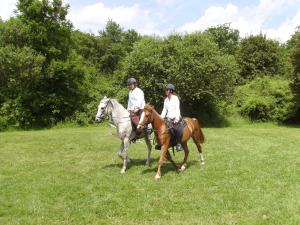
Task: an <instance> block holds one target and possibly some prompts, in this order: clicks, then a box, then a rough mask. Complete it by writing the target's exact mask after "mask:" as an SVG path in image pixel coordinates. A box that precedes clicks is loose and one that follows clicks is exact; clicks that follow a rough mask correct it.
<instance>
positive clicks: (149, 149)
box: [145, 134, 152, 166]
mask: <svg viewBox="0 0 300 225" xmlns="http://www.w3.org/2000/svg"><path fill="white" fill-rule="evenodd" d="M145 142H146V144H147V148H148V156H147V160H146V166H150V162H151V149H152V145H151V141H150V135H148V134H146V136H145Z"/></svg>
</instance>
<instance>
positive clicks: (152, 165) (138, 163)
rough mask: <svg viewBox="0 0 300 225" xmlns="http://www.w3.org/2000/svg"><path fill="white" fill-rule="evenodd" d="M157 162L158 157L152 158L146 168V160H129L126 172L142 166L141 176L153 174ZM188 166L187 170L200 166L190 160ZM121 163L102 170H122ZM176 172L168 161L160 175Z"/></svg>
mask: <svg viewBox="0 0 300 225" xmlns="http://www.w3.org/2000/svg"><path fill="white" fill-rule="evenodd" d="M158 160H159V157H156V158H152V159H151V163H150V166H146V165H145V164H146V159H132V158H131V159H130V163H128V164H127V170H129V169H130V168H131V167H139V166H144V168H145V169H144V170H143V171H141V174H147V173H153V174H155V173H156V171H157V162H158ZM180 163H181V161H180V162H179V163H178V162H177V165H179V164H180ZM187 164H188V168H189V167H191V166H194V165H196V164H198V165H199V166H200V162H199V161H197V160H192V161H189V160H188V161H187ZM122 165H123V164H122V162H121V160H120V163H112V164H108V165H105V166H103V167H102V169H109V168H120V169H121V168H122ZM171 171H173V172H177V171H176V169H175V167H174V166H173V164H172V163H170V162H169V161H167V160H165V161H164V164H163V166H162V173H163V174H167V173H169V172H171Z"/></svg>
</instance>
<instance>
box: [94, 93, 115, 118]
mask: <svg viewBox="0 0 300 225" xmlns="http://www.w3.org/2000/svg"><path fill="white" fill-rule="evenodd" d="M109 104H111V101H110V98H107V97H106V96H105V97H104V98H103V99H102V100H101V101H100V103H99V105H98V112H97V114H96V118H95V121H96V122H98V123H100V122H102V121H103V120H104V118H105V117H106V116H107V115H108V106H109Z"/></svg>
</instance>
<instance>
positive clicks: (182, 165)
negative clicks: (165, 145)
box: [179, 142, 190, 172]
mask: <svg viewBox="0 0 300 225" xmlns="http://www.w3.org/2000/svg"><path fill="white" fill-rule="evenodd" d="M182 147H183V150H184V158H183V161H182V163H181V164H180V166H179V171H181V172H182V171H184V170H185V169H186V167H187V163H186V162H187V159H188V156H189V153H190V151H189V148H188V146H187V142H184V143H182Z"/></svg>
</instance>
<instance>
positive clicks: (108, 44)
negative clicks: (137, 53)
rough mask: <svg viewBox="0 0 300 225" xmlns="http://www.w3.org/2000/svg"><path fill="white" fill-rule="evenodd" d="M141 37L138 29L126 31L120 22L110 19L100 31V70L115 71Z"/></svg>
mask: <svg viewBox="0 0 300 225" xmlns="http://www.w3.org/2000/svg"><path fill="white" fill-rule="evenodd" d="M139 39H140V37H139V35H138V33H137V32H136V31H134V30H128V31H124V30H123V28H121V26H120V25H119V24H117V23H116V22H114V21H112V20H109V21H108V22H107V24H106V26H105V28H104V30H102V31H101V32H100V33H99V39H98V47H97V51H98V52H97V54H98V59H99V65H100V70H101V71H102V72H105V73H108V74H111V73H113V72H114V71H115V70H116V69H117V68H118V66H119V63H120V61H121V60H122V59H123V58H124V57H125V56H126V55H127V53H128V52H130V51H132V47H133V44H134V43H135V42H136V41H138V40H139Z"/></svg>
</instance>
